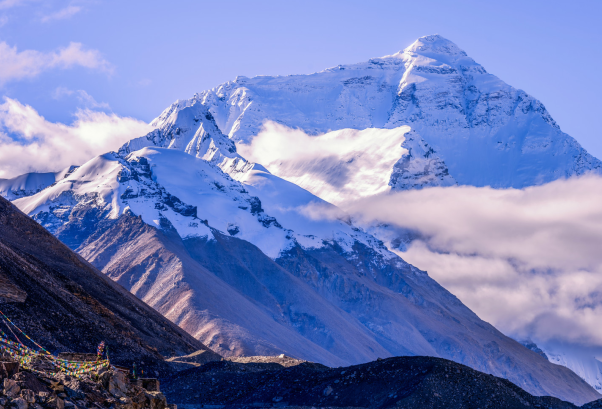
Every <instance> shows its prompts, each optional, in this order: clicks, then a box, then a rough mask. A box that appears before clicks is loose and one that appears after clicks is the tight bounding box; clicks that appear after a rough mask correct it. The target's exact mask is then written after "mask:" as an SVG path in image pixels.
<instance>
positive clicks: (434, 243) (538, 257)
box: [239, 122, 602, 353]
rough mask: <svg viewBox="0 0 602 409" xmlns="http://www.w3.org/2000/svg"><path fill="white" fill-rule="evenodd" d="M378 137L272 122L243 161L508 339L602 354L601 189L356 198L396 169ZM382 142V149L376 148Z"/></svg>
mask: <svg viewBox="0 0 602 409" xmlns="http://www.w3.org/2000/svg"><path fill="white" fill-rule="evenodd" d="M384 131H387V130H378V129H372V130H370V129H368V130H364V131H354V130H343V131H335V132H331V133H327V134H325V135H320V136H311V135H307V134H305V133H304V132H303V131H301V130H294V129H290V128H287V127H284V126H282V125H278V124H274V123H269V122H268V123H267V124H266V125H265V126H264V129H263V130H262V132H261V133H260V134H259V135H258V136H256V137H255V138H254V140H253V141H252V143H251V144H250V145H240V146H239V148H240V149H239V151H240V152H241V154H242V155H243V156H246V157H247V158H248V159H250V160H253V161H256V162H258V163H261V164H263V165H264V166H266V167H267V168H268V169H269V170H270V171H271V172H272V173H274V174H276V175H278V176H280V177H283V178H284V179H287V180H289V181H291V182H293V183H296V184H299V185H300V186H302V187H303V188H305V189H307V190H309V191H311V192H312V193H314V194H316V195H317V196H320V197H322V198H323V199H325V200H328V201H330V202H333V203H335V204H337V205H338V206H339V207H340V208H341V209H342V210H343V211H345V212H347V213H348V215H351V217H352V219H353V220H354V222H355V223H356V224H359V225H361V226H363V227H364V228H365V229H367V230H368V231H370V232H372V233H374V234H375V235H377V236H378V237H380V238H382V239H383V240H384V241H385V242H386V243H387V244H388V246H389V247H390V248H391V249H394V251H396V252H398V254H399V255H400V256H401V257H402V258H404V259H405V260H406V261H408V262H410V263H412V264H414V265H415V266H417V267H419V268H421V269H423V270H426V271H428V273H429V275H430V276H431V277H433V278H434V279H435V280H437V281H438V282H439V283H440V284H442V285H443V286H444V287H445V288H447V289H448V290H449V291H451V292H452V293H453V294H455V295H456V296H457V297H458V298H459V299H460V300H462V302H464V303H465V304H466V305H467V306H468V307H469V308H471V309H472V310H473V311H475V312H476V313H477V314H478V315H479V316H480V317H481V318H483V319H485V320H486V321H489V322H491V323H492V324H493V325H495V326H496V327H497V328H498V329H500V330H501V331H503V332H504V333H506V334H508V335H510V336H513V337H515V338H517V339H525V340H526V339H531V340H533V341H535V342H538V343H539V344H541V345H543V346H547V347H549V348H552V349H553V348H554V346H555V345H559V344H565V345H573V346H580V347H584V346H587V347H592V348H593V349H594V350H595V351H598V353H599V352H602V325H600V318H599V317H600V316H602V178H600V177H595V176H586V177H581V178H575V179H569V180H558V181H555V182H552V183H549V184H547V185H542V186H536V187H530V188H527V189H523V190H518V189H503V190H500V189H497V190H496V189H491V188H488V187H483V188H477V187H468V186H460V187H448V188H429V189H423V190H412V191H402V192H384V193H379V192H376V191H370V190H369V189H368V190H365V191H361V189H360V190H358V187H357V186H359V185H357V184H356V181H357V180H359V181H361V180H362V176H361V173H360V172H363V171H364V170H365V171H366V172H368V173H366V174H369V172H370V170H372V171H377V173H379V174H380V177H381V178H382V177H383V176H385V179H386V180H385V181H384V182H383V181H382V180H380V179H374V181H376V182H374V181H371V182H370V183H372V184H375V183H378V186H381V187H387V186H386V185H387V182H388V179H387V178H388V176H390V170H391V166H392V164H393V163H394V162H395V161H396V160H397V159H399V158H400V157H401V152H400V151H399V144H400V143H401V141H402V140H403V133H401V134H400V135H393V134H386V133H383V132H384ZM388 131H389V132H390V131H392V130H388ZM379 132H380V134H379ZM379 135H380V136H382V138H381V139H382V141H385V142H386V144H381V142H382V141H381V140H380V139H379V141H378V142H375V141H374V138H376V137H379ZM362 136H366V138H363V137H362ZM380 145H383V146H385V149H384V150H379V147H380ZM396 148H397V150H395V149H396ZM389 154H391V155H389ZM386 155H389V156H390V158H389V159H390V160H383V158H385V157H389V156H386ZM394 156H395V157H394ZM354 162H355V163H354ZM381 168H382V169H381ZM365 180H367V179H365ZM337 182H340V183H338V184H337ZM385 190H386V189H385ZM381 191H382V190H381ZM375 193H376V194H375ZM299 210H300V211H302V212H303V213H305V214H306V215H308V216H310V217H313V218H343V217H347V216H345V215H344V213H342V212H341V211H340V210H338V209H336V208H333V207H332V206H320V205H319V204H316V205H310V206H307V207H305V208H303V209H299ZM402 250H403V251H402Z"/></svg>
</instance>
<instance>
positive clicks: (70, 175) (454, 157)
mask: <svg viewBox="0 0 602 409" xmlns="http://www.w3.org/2000/svg"><path fill="white" fill-rule="evenodd" d="M265 120H270V121H273V122H275V123H276V124H279V126H286V127H289V128H299V129H301V130H303V131H304V132H305V133H308V134H320V133H324V132H329V131H334V134H332V135H331V137H332V138H337V137H342V136H341V135H342V134H341V133H340V132H339V133H338V134H337V133H336V132H337V130H342V129H344V128H355V129H360V130H363V129H366V128H379V129H373V130H366V131H361V132H354V131H349V132H351V133H352V136H351V138H352V139H354V140H358V141H360V142H361V143H359V145H358V146H360V147H361V149H360V148H358V149H359V150H358V151H357V152H356V153H353V151H350V152H347V153H346V154H345V155H340V156H338V157H335V159H334V161H330V162H329V163H327V164H325V165H324V166H322V167H321V166H320V165H319V164H318V165H317V166H313V167H312V172H313V173H312V174H311V175H310V176H312V177H306V178H305V182H304V181H303V180H295V183H298V184H299V185H300V186H301V187H299V186H297V185H296V184H293V183H290V182H288V181H286V180H284V179H282V178H280V177H278V176H277V175H275V174H272V173H270V172H268V171H267V170H266V168H265V167H263V166H262V165H259V164H257V163H252V162H250V161H248V160H246V159H245V158H244V157H242V156H241V155H240V154H239V153H238V152H237V146H236V143H238V144H249V143H252V142H253V138H254V137H255V136H256V135H257V134H259V133H260V131H261V130H262V126H263V125H264V123H265V122H264V121H265ZM152 124H153V125H154V126H155V127H156V129H155V130H154V131H153V132H151V133H149V134H148V135H146V136H144V137H140V138H135V139H132V140H131V141H130V142H128V143H126V144H125V145H124V146H122V147H121V148H119V149H118V150H117V151H116V152H110V153H106V154H104V155H101V156H98V157H96V158H93V159H91V160H90V161H88V162H86V163H85V164H83V165H81V166H80V167H78V168H77V169H69V171H66V172H65V173H64V175H63V174H61V176H62V177H58V176H56V175H54V174H52V175H54V176H44V178H41V177H40V178H38V177H37V176H35V175H28V176H21V177H19V178H17V179H12V180H5V181H2V182H0V189H1V192H2V194H3V195H4V196H6V197H9V198H11V199H13V200H14V204H15V205H17V206H18V207H19V208H20V209H21V210H23V211H24V212H25V213H27V214H29V215H30V216H32V217H33V218H34V219H35V220H37V221H38V222H39V223H40V224H41V225H42V226H44V227H46V228H47V229H48V230H49V231H50V232H52V233H53V234H54V235H55V236H56V237H58V238H59V239H60V240H61V241H63V242H64V243H65V244H67V245H68V246H69V247H71V248H72V249H75V250H77V252H78V253H79V254H80V255H82V256H83V257H84V258H86V259H87V260H88V261H89V262H90V263H91V264H93V265H94V266H96V267H97V268H99V269H101V270H102V271H103V272H104V273H105V274H107V275H108V276H109V277H111V278H112V279H114V280H115V281H117V282H118V283H120V284H122V285H123V286H124V287H125V288H127V289H129V290H130V291H131V292H132V293H133V294H135V295H136V296H138V297H139V298H140V299H142V300H144V301H145V302H147V303H148V304H149V305H151V306H152V307H154V308H155V309H157V310H158V311H159V312H161V313H162V314H163V315H164V316H166V317H167V318H169V319H170V320H171V321H173V322H174V323H176V324H178V325H179V326H180V327H182V328H183V329H185V330H186V331H187V332H189V333H190V334H192V335H193V336H194V337H195V338H197V339H199V340H200V341H202V342H203V343H205V344H206V345H208V346H209V347H211V348H212V349H213V350H215V351H216V352H218V353H220V354H222V355H225V356H231V355H241V354H244V355H271V354H280V353H286V354H287V355H290V356H293V357H297V358H302V359H307V360H311V361H316V362H321V363H324V364H327V365H331V366H341V365H348V364H356V363H362V362H367V361H370V360H374V359H376V358H378V357H388V356H396V355H429V356H435V357H443V358H447V359H451V360H454V361H456V362H459V363H463V364H465V365H468V366H470V367H472V368H475V369H477V370H480V371H483V372H487V373H491V374H494V375H497V376H501V377H505V378H507V379H509V380H511V381H512V382H514V383H516V384H517V385H519V386H520V387H522V388H524V389H525V390H527V391H528V392H530V393H532V394H536V395H553V396H556V397H559V398H562V399H565V400H569V401H572V402H576V403H584V402H587V401H590V400H593V399H596V398H597V397H599V395H598V394H597V393H596V392H595V391H594V390H593V389H592V388H591V387H589V386H588V385H587V384H586V383H585V382H583V381H582V380H581V379H580V378H579V377H578V376H576V375H575V374H574V373H573V372H571V371H569V370H568V369H566V368H563V367H561V366H558V365H554V364H552V363H550V362H549V361H548V360H546V359H545V358H544V357H542V356H541V355H539V354H537V353H536V352H533V351H530V350H528V349H527V348H525V347H523V346H522V345H520V344H519V343H517V342H515V341H514V340H511V339H510V338H508V337H506V336H504V335H503V334H501V333H500V332H499V331H497V330H496V329H495V328H494V327H492V326H491V325H489V324H487V323H485V322H483V321H482V320H480V319H479V318H478V317H477V316H476V315H475V314H474V313H473V312H472V311H470V310H469V309H468V308H467V307H466V306H464V305H463V304H462V303H461V302H460V301H459V300H458V299H457V298H456V297H454V296H453V295H452V294H450V293H449V292H447V291H446V290H445V289H443V288H442V287H441V286H439V285H438V284H437V283H436V282H435V281H434V280H432V279H431V278H430V277H428V275H427V274H426V273H425V272H422V271H420V270H419V269H417V268H415V267H414V266H411V265H409V264H408V263H406V262H405V261H403V260H402V259H401V258H399V257H398V256H397V255H395V254H394V253H392V252H391V251H390V250H389V249H388V248H387V247H386V246H385V245H384V244H383V242H382V241H380V240H379V239H378V238H376V237H374V236H372V235H370V234H368V233H366V232H365V231H363V230H362V229H360V228H358V227H357V226H354V225H353V224H352V223H351V222H350V221H349V220H348V218H347V217H346V216H345V215H344V214H343V213H342V212H341V211H340V210H339V209H338V208H336V207H335V206H333V205H332V204H330V203H328V202H327V201H325V200H323V199H324V198H327V199H328V200H332V201H336V200H334V199H332V198H333V197H334V198H335V199H336V195H337V189H341V188H345V189H346V191H347V193H348V194H357V195H359V196H362V195H364V196H365V195H369V194H372V193H371V192H373V191H374V189H376V191H386V190H387V189H389V188H392V189H411V188H420V187H425V186H448V185H453V184H456V183H458V184H472V185H476V186H483V185H492V186H495V187H508V186H514V187H524V186H529V185H533V184H538V183H544V182H547V181H551V180H554V179H557V178H560V177H567V176H572V175H580V174H584V173H587V172H598V173H599V172H600V170H601V168H602V167H601V163H600V161H598V160H597V159H596V158H594V157H592V156H591V155H589V154H588V153H587V152H586V151H585V150H583V149H582V148H581V147H580V146H579V144H578V143H577V142H576V141H575V140H574V139H572V138H571V137H570V136H568V135H566V134H564V133H562V132H561V131H560V130H559V128H558V127H557V125H556V124H555V123H554V121H553V120H552V119H551V117H550V116H549V114H548V113H547V111H546V110H545V108H544V107H543V105H542V104H541V103H539V102H538V101H536V100H535V99H533V98H532V97H530V96H528V95H527V94H525V93H524V92H522V91H519V90H515V89H514V88H512V87H510V86H508V85H506V84H504V83H503V82H501V81H500V80H499V79H497V78H496V77H494V76H492V75H490V74H487V73H486V72H485V70H484V69H483V68H482V67H481V66H479V65H478V64H476V63H475V62H474V61H473V60H472V59H470V58H468V57H467V56H466V54H465V53H464V52H463V51H461V50H460V49H458V47H457V46H455V45H454V44H453V43H451V42H449V41H448V40H445V39H443V38H441V37H439V36H428V37H423V38H421V39H419V40H418V41H417V42H416V43H414V44H413V45H412V46H410V47H409V48H407V49H406V50H404V51H403V52H400V53H397V54H394V55H392V56H388V57H383V58H379V59H373V60H370V61H369V62H367V63H361V64H356V65H351V66H339V67H335V68H332V69H328V70H325V71H323V72H320V73H316V74H312V75H307V76H288V77H257V78H253V79H248V78H241V77H239V78H237V79H236V80H235V81H234V82H230V83H227V84H224V85H222V86H220V87H217V88H215V89H213V90H210V91H205V92H203V93H201V94H197V95H196V96H195V97H193V98H192V99H190V100H187V101H183V102H176V103H174V104H173V105H172V106H171V107H169V108H168V109H167V110H165V111H164V112H163V113H162V114H161V115H160V116H159V117H158V118H157V119H156V120H155V121H153V123H152ZM276 128H278V127H276ZM380 128H386V129H380ZM345 132H347V131H345ZM343 133H344V132H343ZM343 136H344V135H343ZM391 137H392V138H396V141H398V142H397V145H396V146H397V148H399V146H401V149H398V150H393V152H394V153H395V155H397V154H399V157H394V156H391V155H387V156H386V160H387V161H390V166H389V165H388V163H389V162H387V163H386V164H385V165H386V166H382V168H383V169H384V171H383V174H382V175H380V174H379V175H377V176H378V177H377V179H378V182H377V183H376V182H375V183H376V185H375V186H376V187H374V186H372V189H373V190H372V191H371V190H370V189H368V188H366V189H364V188H361V189H359V188H357V186H360V185H358V183H357V181H358V180H360V179H361V178H360V177H358V176H357V175H358V174H360V175H361V174H362V173H361V172H364V171H365V170H366V167H369V165H370V163H374V166H377V165H382V161H383V160H384V159H383V157H382V156H379V155H381V154H382V149H381V150H379V149H371V147H370V144H371V142H372V141H373V140H378V141H381V142H382V141H384V142H386V141H387V138H391ZM394 145H395V144H393V145H391V146H392V147H395V146H394ZM247 146H248V145H247ZM362 153H365V155H371V156H367V157H364V158H363V159H362V158H361V156H362ZM354 163H356V164H357V163H362V165H361V166H359V165H358V166H356V165H354ZM287 169H288V170H289V171H290V168H287ZM299 170H300V171H302V170H303V168H300V169H299ZM337 171H340V172H338V173H337ZM357 172H360V173H357ZM291 175H292V176H291ZM341 175H343V177H341ZM297 176H298V177H300V178H301V176H303V174H300V175H297ZM297 176H295V175H294V174H292V172H289V174H287V175H283V177H287V178H288V177H297ZM316 178H318V179H319V180H320V181H321V182H320V183H316V182H315V181H316ZM41 179H43V181H41V182H39V180H41ZM301 179H302V178H301ZM30 181H31V182H30ZM34 181H35V182H34ZM354 181H355V182H354ZM318 185H319V186H321V190H315V187H316V186H318ZM302 187H306V188H307V189H308V190H311V191H312V193H316V194H317V195H315V194H312V193H310V192H309V191H307V190H305V189H303V188H302ZM354 189H356V190H355V191H354ZM358 189H359V190H358ZM11 195H12V196H11ZM318 196H320V197H318ZM316 209H319V212H318V213H320V214H323V213H324V212H326V213H329V214H330V215H331V216H332V217H330V218H328V219H327V220H325V219H323V218H321V217H319V216H316V212H315V210H316Z"/></svg>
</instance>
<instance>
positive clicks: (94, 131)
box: [0, 98, 152, 178]
mask: <svg viewBox="0 0 602 409" xmlns="http://www.w3.org/2000/svg"><path fill="white" fill-rule="evenodd" d="M0 129H1V130H2V132H0V177H2V178H6V177H13V176H16V175H19V174H22V173H26V172H32V171H42V172H44V171H46V172H48V171H56V170H58V169H62V168H65V167H67V166H70V165H78V164H82V163H84V162H85V161H86V160H88V159H90V158H92V157H94V156H95V155H99V154H101V153H104V152H107V151H111V150H115V149H117V148H119V146H121V145H122V144H123V143H125V142H126V141H128V140H130V139H132V138H135V137H138V136H141V135H144V134H146V133H148V132H149V131H150V130H151V129H152V128H151V127H150V125H148V124H146V123H144V122H142V121H139V120H137V119H134V118H123V117H119V116H117V115H115V114H107V113H105V112H97V111H92V110H89V109H85V110H80V111H78V113H77V114H76V119H75V121H74V122H73V123H72V124H71V125H65V124H61V123H53V122H49V121H47V120H46V119H44V117H42V116H41V115H40V114H39V113H38V112H37V111H36V110H35V109H34V108H32V107H31V106H28V105H23V104H21V103H20V102H19V101H16V100H14V99H10V98H5V101H4V103H3V104H1V105H0Z"/></svg>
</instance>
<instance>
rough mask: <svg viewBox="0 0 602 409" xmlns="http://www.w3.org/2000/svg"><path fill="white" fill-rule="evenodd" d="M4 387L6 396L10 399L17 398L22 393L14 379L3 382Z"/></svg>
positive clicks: (6, 379)
mask: <svg viewBox="0 0 602 409" xmlns="http://www.w3.org/2000/svg"><path fill="white" fill-rule="evenodd" d="M3 386H4V391H3V392H4V394H5V395H6V396H8V397H9V398H11V399H12V398H15V397H16V396H17V395H18V394H19V392H21V387H20V386H19V385H18V384H17V382H15V381H14V380H12V379H8V378H5V379H4V382H3Z"/></svg>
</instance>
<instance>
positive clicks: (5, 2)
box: [0, 0, 29, 10]
mask: <svg viewBox="0 0 602 409" xmlns="http://www.w3.org/2000/svg"><path fill="white" fill-rule="evenodd" d="M28 1H29V0H2V1H0V10H6V9H11V8H13V7H16V6H20V5H22V4H25V3H27V2H28Z"/></svg>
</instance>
